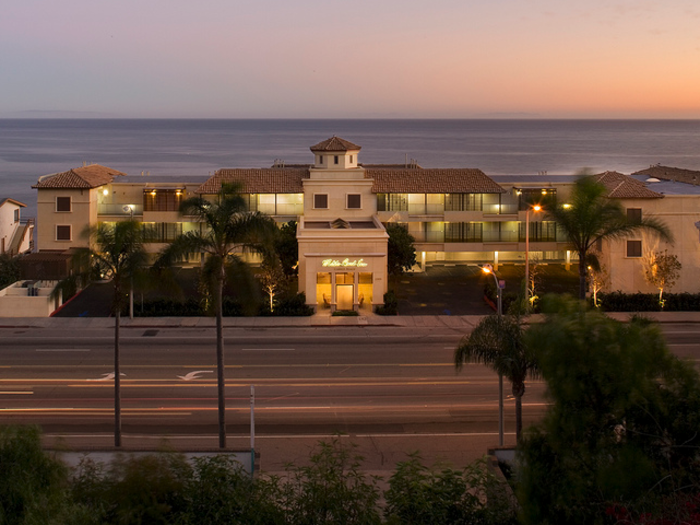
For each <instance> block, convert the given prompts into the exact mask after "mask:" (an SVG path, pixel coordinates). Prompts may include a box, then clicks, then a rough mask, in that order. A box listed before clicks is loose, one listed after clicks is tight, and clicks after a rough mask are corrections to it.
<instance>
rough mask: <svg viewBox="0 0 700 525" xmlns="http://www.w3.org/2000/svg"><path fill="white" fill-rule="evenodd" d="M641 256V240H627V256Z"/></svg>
mask: <svg viewBox="0 0 700 525" xmlns="http://www.w3.org/2000/svg"><path fill="white" fill-rule="evenodd" d="M641 256H642V241H627V257H641Z"/></svg>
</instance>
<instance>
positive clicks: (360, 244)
mask: <svg viewBox="0 0 700 525" xmlns="http://www.w3.org/2000/svg"><path fill="white" fill-rule="evenodd" d="M310 149H311V154H312V156H313V157H312V159H311V160H312V163H310V164H308V165H284V164H282V163H280V162H277V163H275V164H274V165H273V166H272V167H270V168H236V169H220V170H218V171H217V172H216V173H215V174H214V175H212V176H210V177H196V176H193V177H162V176H159V177H151V176H127V175H125V174H123V173H120V172H118V171H115V170H112V169H110V168H107V167H104V166H99V165H90V166H83V167H79V168H74V169H71V170H69V171H67V172H63V173H58V174H54V175H47V176H45V177H42V178H40V179H39V181H38V182H37V183H36V184H35V185H34V186H33V187H34V188H36V189H37V194H38V195H37V214H38V217H37V227H38V235H37V245H38V249H39V250H40V251H44V252H45V251H51V252H53V253H59V252H63V253H65V252H66V251H67V250H69V249H70V248H73V247H78V246H86V245H87V240H86V239H85V238H84V237H82V236H81V232H82V231H83V230H84V229H85V227H86V226H87V225H94V224H97V223H99V222H115V221H121V220H128V219H130V218H133V219H135V220H138V221H140V222H143V223H144V224H149V225H150V226H151V227H153V228H154V229H155V230H156V231H157V232H158V238H157V239H156V240H155V242H153V243H151V244H150V245H149V251H151V252H153V253H156V252H158V251H159V250H160V249H161V248H162V247H163V246H165V245H166V244H167V243H168V242H170V241H172V240H173V239H174V238H175V237H176V236H177V235H179V234H181V233H184V232H187V231H190V230H198V229H199V228H202V224H199V223H197V222H194V219H193V218H191V217H183V216H181V215H180V214H179V212H178V209H179V205H180V202H182V200H183V199H185V198H188V197H190V196H193V195H203V196H205V197H207V196H213V195H215V194H216V193H217V192H218V191H219V190H220V188H221V184H222V183H225V182H237V183H238V184H239V185H240V187H241V192H242V194H243V195H244V197H245V198H246V200H247V202H248V207H249V209H250V210H252V211H260V212H264V213H266V214H268V215H270V216H271V217H273V218H274V219H275V221H277V222H278V223H284V222H287V221H291V220H294V221H297V223H298V226H297V239H298V241H299V291H302V292H305V293H306V297H307V301H308V303H309V305H311V306H313V307H315V308H322V307H330V308H331V309H333V310H335V309H343V310H345V309H355V310H360V311H363V310H367V311H369V310H370V309H371V308H372V306H373V305H377V304H381V303H382V302H383V294H384V293H385V292H386V291H387V279H388V277H387V240H388V235H387V233H386V230H385V227H384V225H385V224H387V223H390V222H394V223H399V224H402V225H404V226H405V227H406V228H408V230H409V231H410V233H411V234H412V235H413V236H414V238H415V239H416V243H415V247H416V251H417V254H418V262H419V266H420V267H421V268H424V267H425V266H429V265H437V264H483V263H491V264H494V265H495V266H496V267H498V265H499V264H504V263H515V264H524V257H525V251H526V239H527V240H529V253H530V257H536V258H537V259H538V261H539V262H545V263H563V264H566V265H571V264H575V263H576V262H577V261H576V255H575V254H574V253H572V252H571V251H570V246H569V245H568V244H567V239H566V238H565V236H564V235H563V233H562V232H561V231H560V230H559V228H558V227H557V225H556V224H555V223H553V222H551V221H547V220H545V219H544V214H543V213H534V212H532V211H528V209H529V206H530V203H532V202H536V201H537V200H538V199H542V198H545V197H555V196H556V197H557V198H558V199H559V200H560V201H564V202H565V201H566V198H567V196H568V193H569V191H570V189H571V186H572V177H570V176H569V177H561V176H560V177H556V176H546V175H539V176H537V177H525V176H513V177H507V176H495V177H488V176H487V175H486V174H484V173H483V172H482V171H481V170H479V169H435V168H423V167H421V166H418V165H416V164H411V165H369V164H362V163H361V162H360V151H361V148H360V146H358V145H356V144H353V143H351V142H348V141H347V140H343V139H341V138H339V137H331V138H329V139H327V140H325V141H323V142H320V143H318V144H316V145H314V146H311V148H310ZM598 177H599V179H600V181H601V182H602V183H603V184H605V185H606V187H607V188H608V190H609V195H608V196H609V198H614V199H619V200H620V201H621V203H622V205H623V207H625V208H627V210H628V213H630V214H633V215H634V214H636V215H635V216H638V215H639V214H645V215H646V214H649V213H651V214H653V215H655V216H656V217H658V218H660V219H662V220H664V221H666V222H667V224H668V225H669V227H670V228H671V229H672V231H673V232H674V235H675V237H676V243H675V245H674V246H669V247H668V249H669V252H670V253H675V254H677V255H678V256H679V260H681V262H682V264H683V271H682V277H681V280H680V282H679V283H678V284H677V287H676V290H683V291H689V292H700V242H698V230H697V229H696V228H695V223H696V222H699V221H700V200H699V199H700V186H695V185H693V184H690V183H680V182H675V183H672V182H670V181H663V180H659V179H656V180H659V182H653V180H654V179H652V180H648V179H649V177H648V175H645V174H643V173H641V172H640V174H639V175H636V176H635V177H630V176H627V175H622V174H619V173H614V172H607V173H604V174H601V175H599V176H598ZM526 229H527V230H529V235H526ZM600 248H601V253H602V254H603V262H604V263H605V264H606V267H607V268H608V269H609V272H610V278H611V282H610V285H609V288H610V289H611V290H618V289H619V290H622V291H626V292H634V291H638V290H641V291H653V290H651V289H650V287H649V285H647V284H646V283H644V281H643V277H642V258H643V256H644V255H645V254H646V253H648V251H649V250H651V249H653V250H658V249H661V250H663V249H664V248H666V246H662V245H659V244H658V243H656V241H654V240H652V239H647V238H645V237H643V236H639V237H635V238H630V239H625V240H620V241H615V242H611V243H609V245H606V246H600ZM190 262H191V263H193V264H195V263H197V261H194V260H193V261H190Z"/></svg>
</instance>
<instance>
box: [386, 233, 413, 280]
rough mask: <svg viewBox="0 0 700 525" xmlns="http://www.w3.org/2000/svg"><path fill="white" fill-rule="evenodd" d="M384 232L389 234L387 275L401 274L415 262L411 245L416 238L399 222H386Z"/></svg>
mask: <svg viewBox="0 0 700 525" xmlns="http://www.w3.org/2000/svg"><path fill="white" fill-rule="evenodd" d="M386 232H387V233H388V234H389V244H388V246H387V270H388V272H389V275H394V276H396V275H401V274H402V273H404V272H406V271H409V270H410V269H411V268H413V265H414V264H416V249H415V247H414V246H413V243H414V242H415V241H416V240H415V239H414V238H413V235H411V234H410V233H408V229H407V228H406V227H404V226H402V225H400V224H396V223H389V224H387V226H386Z"/></svg>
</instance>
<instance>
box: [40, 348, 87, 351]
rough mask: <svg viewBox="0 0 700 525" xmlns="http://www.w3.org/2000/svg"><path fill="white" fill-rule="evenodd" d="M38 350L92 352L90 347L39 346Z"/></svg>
mask: <svg viewBox="0 0 700 525" xmlns="http://www.w3.org/2000/svg"><path fill="white" fill-rule="evenodd" d="M36 351H37V352H90V351H91V350H90V349H89V348H37V349H36Z"/></svg>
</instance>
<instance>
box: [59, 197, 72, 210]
mask: <svg viewBox="0 0 700 525" xmlns="http://www.w3.org/2000/svg"><path fill="white" fill-rule="evenodd" d="M56 211H71V202H70V197H56Z"/></svg>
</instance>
